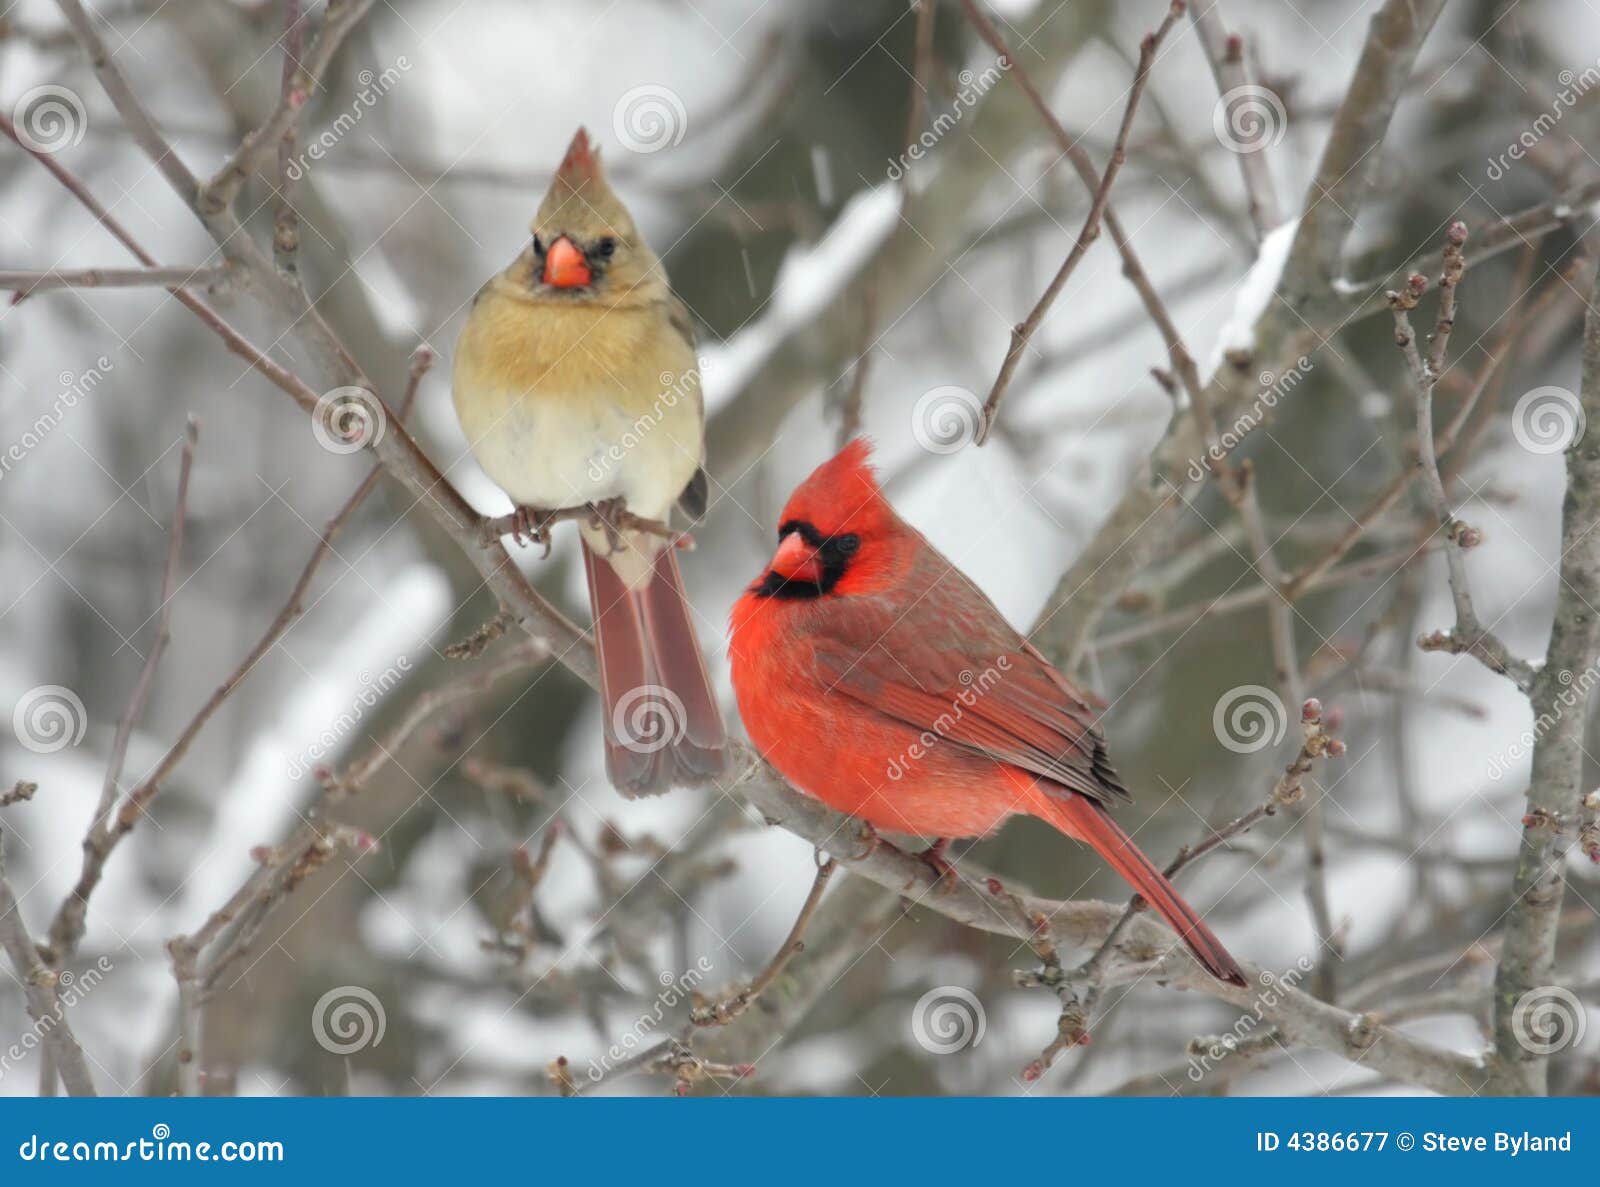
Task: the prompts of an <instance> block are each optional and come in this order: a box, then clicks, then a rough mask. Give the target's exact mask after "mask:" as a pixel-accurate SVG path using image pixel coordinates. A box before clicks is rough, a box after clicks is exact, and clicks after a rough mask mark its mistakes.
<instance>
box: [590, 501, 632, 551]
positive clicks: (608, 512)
mask: <svg viewBox="0 0 1600 1187" xmlns="http://www.w3.org/2000/svg"><path fill="white" fill-rule="evenodd" d="M627 509H628V507H627V501H626V500H625V499H623V498H622V497H621V496H618V497H617V498H613V499H601V500H600V501H599V502H598V503H590V504H589V522H590V523H591V524H593V525H594V526H595V527H597V528H604V529H605V533H606V542H607V543H608V544H610V545H611V550H612V551H613V552H615V551H617V550H618V549H620V548H621V547H622V533H621V532H620V531H618V530H617V525H616V524H615V523H614V522H613V520H615V519H616V518H617V517H619V516H620V515H622V513H623V512H625V511H626V510H627Z"/></svg>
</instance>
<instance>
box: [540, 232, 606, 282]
mask: <svg viewBox="0 0 1600 1187" xmlns="http://www.w3.org/2000/svg"><path fill="white" fill-rule="evenodd" d="M593 279H594V275H593V273H591V272H590V271H589V261H588V260H586V259H584V258H583V253H582V252H581V251H579V250H578V249H577V247H576V246H574V245H573V242H572V240H570V239H568V238H567V237H566V236H565V235H562V236H561V237H560V238H559V239H557V240H556V241H555V242H554V243H552V244H551V245H550V250H549V251H548V252H546V253H545V257H544V282H545V283H546V284H548V285H550V286H551V287H552V288H558V289H575V288H583V287H585V286H586V285H588V284H589V282H590V281H592V280H593Z"/></svg>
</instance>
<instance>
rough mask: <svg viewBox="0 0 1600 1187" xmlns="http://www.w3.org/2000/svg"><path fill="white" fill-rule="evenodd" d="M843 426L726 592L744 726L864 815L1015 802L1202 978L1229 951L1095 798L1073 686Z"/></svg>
mask: <svg viewBox="0 0 1600 1187" xmlns="http://www.w3.org/2000/svg"><path fill="white" fill-rule="evenodd" d="M869 458H870V452H869V446H868V445H867V443H866V442H865V441H862V440H859V439H858V440H855V441H852V442H850V444H848V445H846V446H845V447H844V449H843V450H841V451H840V452H839V454H838V455H837V456H835V457H834V458H832V459H831V460H829V461H827V462H824V463H823V464H822V465H821V466H819V467H818V468H817V469H816V471H815V472H814V473H812V475H811V477H809V478H807V479H806V480H805V482H803V483H801V484H800V486H799V487H798V488H797V489H796V490H795V492H794V494H793V495H791V496H790V498H789V503H788V505H787V506H786V507H785V508H784V510H783V519H782V521H781V523H780V525H779V527H778V551H777V553H776V554H775V555H774V556H773V558H772V562H771V564H770V565H769V566H768V568H767V570H766V572H765V573H764V574H763V575H762V576H761V578H760V579H759V580H758V581H757V582H756V583H755V584H754V585H752V586H751V587H750V588H749V589H748V590H747V591H746V592H745V594H744V596H743V597H741V598H740V599H739V601H738V603H737V604H736V605H735V606H734V610H733V619H732V632H731V640H730V644H731V645H730V655H731V659H732V663H733V688H734V692H735V694H736V696H737V698H738V702H739V714H740V716H741V717H743V719H744V723H745V727H746V729H748V730H749V733H750V738H751V740H752V741H753V742H754V743H755V744H756V748H757V749H758V750H760V751H761V753H762V754H763V755H765V756H766V758H767V759H768V761H770V762H771V763H772V765H773V766H775V767H777V768H778V770H779V771H781V772H782V773H783V775H784V776H785V777H786V778H787V779H788V780H789V781H790V782H791V783H793V784H794V785H795V786H796V787H798V788H799V789H800V790H801V791H804V792H806V793H807V794H809V795H812V796H815V797H816V798H817V799H819V800H822V801H823V802H824V803H826V804H828V805H830V806H831V807H833V808H836V809H838V810H839V811H841V812H845V813H848V814H849V815H851V816H854V817H856V818H858V819H860V820H864V821H866V822H867V823H868V824H870V825H872V826H873V827H875V828H880V829H884V830H887V831H890V832H900V833H911V834H913V835H916V836H922V837H934V838H941V840H938V841H936V842H935V849H934V850H933V853H934V854H935V855H937V854H939V853H941V852H942V851H943V847H944V845H945V843H946V842H947V841H948V839H949V838H951V837H972V836H983V835H985V834H988V833H991V832H993V831H994V830H995V829H997V828H998V827H999V826H1000V825H1001V823H1003V822H1004V821H1005V820H1006V818H1007V817H1009V816H1011V815H1013V814H1014V813H1017V812H1023V813H1026V814H1028V815H1030V816H1037V817H1039V818H1040V819H1041V820H1045V821H1047V822H1049V823H1050V824H1052V825H1054V826H1055V827H1056V828H1057V829H1059V830H1060V831H1061V832H1063V833H1065V834H1066V835H1067V836H1069V837H1073V838H1075V839H1076V840H1079V841H1084V842H1087V843H1088V844H1089V845H1091V846H1093V847H1094V849H1095V851H1096V852H1097V853H1099V854H1100V855H1101V856H1102V857H1104V858H1105V859H1106V861H1108V862H1110V863H1111V866H1112V868H1113V869H1115V870H1116V871H1117V873H1119V874H1121V875H1122V876H1123V877H1124V878H1125V879H1127V880H1128V882H1129V883H1130V884H1131V885H1132V886H1133V887H1134V889H1135V890H1137V891H1138V892H1139V893H1140V894H1141V895H1143V896H1144V898H1145V899H1146V901H1148V902H1149V903H1150V904H1151V906H1153V907H1154V908H1155V909H1156V910H1157V911H1159V912H1160V913H1161V916H1162V917H1163V918H1164V919H1166V921H1167V922H1168V923H1169V924H1171V925H1172V927H1173V928H1174V929H1175V930H1176V931H1177V933H1178V934H1179V935H1180V936H1182V937H1183V939H1184V941H1185V942H1186V943H1187V944H1188V945H1189V947H1190V949H1192V950H1193V952H1194V954H1195V956H1196V957H1197V958H1198V959H1199V961H1200V963H1201V964H1202V965H1203V966H1205V968H1206V969H1207V971H1209V972H1210V973H1211V974H1212V975H1213V976H1215V977H1217V978H1218V979H1219V980H1223V981H1229V982H1232V983H1233V984H1236V985H1243V984H1244V977H1243V975H1242V974H1241V973H1240V971H1239V966H1238V965H1237V964H1235V963H1234V960H1233V958H1232V957H1231V956H1229V955H1228V952H1227V950H1226V949H1225V948H1223V946H1222V944H1221V942H1220V941H1218V939H1217V937H1216V936H1214V935H1212V934H1211V931H1210V929H1208V928H1207V927H1206V925H1205V924H1204V923H1202V922H1201V921H1200V917H1199V916H1198V915H1197V914H1195V911H1194V908H1193V907H1191V906H1189V904H1188V903H1186V902H1184V901H1183V899H1182V898H1180V897H1179V895H1178V892H1177V891H1176V890H1175V889H1174V888H1173V886H1172V884H1171V883H1170V882H1168V881H1167V879H1166V878H1165V877H1163V876H1162V874H1161V871H1159V870H1158V869H1156V868H1155V866H1153V865H1152V864H1151V863H1150V859H1149V858H1147V857H1145V855H1144V854H1143V853H1141V852H1140V851H1139V850H1138V848H1137V847H1135V845H1134V843H1133V841H1132V840H1131V839H1130V838H1129V836H1128V834H1127V833H1125V832H1124V831H1123V830H1122V828H1121V827H1120V826H1119V825H1118V824H1117V823H1116V821H1114V820H1113V819H1112V818H1111V816H1110V814H1109V813H1108V812H1107V810H1106V809H1107V807H1108V806H1109V805H1110V804H1111V803H1113V802H1115V801H1118V800H1131V798H1132V797H1131V796H1130V795H1129V794H1128V789H1127V788H1126V787H1124V786H1123V785H1122V781H1121V780H1120V779H1118V778H1117V774H1116V772H1115V771H1114V770H1113V769H1112V767H1111V763H1110V760H1109V759H1108V758H1107V757H1106V744H1105V737H1104V736H1103V735H1102V734H1101V732H1100V729H1099V727H1098V726H1097V724H1096V722H1095V715H1094V712H1093V710H1092V709H1091V707H1090V705H1089V703H1088V701H1087V699H1086V698H1085V697H1084V695H1083V694H1082V693H1080V692H1079V691H1078V690H1077V689H1076V688H1074V687H1073V686H1072V684H1071V683H1070V682H1069V681H1068V680H1067V678H1066V677H1065V676H1063V675H1062V674H1061V673H1060V672H1058V671H1056V670H1055V669H1054V668H1053V667H1051V666H1050V664H1049V663H1048V662H1047V661H1046V660H1045V658H1044V656H1042V655H1041V654H1040V653H1039V652H1038V651H1037V650H1036V649H1035V648H1034V647H1033V645H1032V644H1031V643H1029V642H1028V641H1027V640H1026V639H1024V638H1023V637H1022V636H1021V635H1019V634H1018V633H1017V632H1016V631H1014V630H1012V629H1011V627H1010V626H1009V625H1008V624H1007V623H1006V620H1005V619H1004V618H1003V617H1002V616H1001V614H1000V612H999V611H998V610H997V609H995V607H994V604H993V603H992V602H990V601H989V599H988V598H986V597H985V596H984V595H983V593H982V592H981V591H980V590H979V589H978V587H977V586H975V585H973V584H972V582H971V581H969V580H968V579H967V578H966V576H965V575H963V574H962V573H961V572H960V571H959V570H958V569H956V568H955V567H954V566H953V565H951V563H950V562H949V561H948V560H946V559H945V558H944V557H943V556H941V555H940V554H939V552H938V550H937V549H935V548H934V547H933V546H932V545H931V544H929V543H928V542H927V541H926V540H925V539H923V537H922V535H921V534H920V533H919V532H917V530H916V529H915V528H913V527H911V526H910V525H909V524H907V523H906V522H905V521H904V520H903V519H901V518H900V517H899V516H898V515H896V514H895V512H894V509H893V508H892V507H890V506H889V503H888V501H887V500H886V499H885V498H884V497H883V492H882V491H881V490H880V489H879V487H878V482H877V478H876V477H875V475H874V474H873V471H872V468H871V465H870V461H869Z"/></svg>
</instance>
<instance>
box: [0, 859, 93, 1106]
mask: <svg viewBox="0 0 1600 1187" xmlns="http://www.w3.org/2000/svg"><path fill="white" fill-rule="evenodd" d="M0 948H4V949H5V952H6V955H7V956H8V957H10V958H11V967H12V968H13V969H15V970H16V973H17V980H18V981H19V982H21V984H22V992H23V996H24V998H25V999H26V1001H27V1003H28V1016H29V1017H30V1018H32V1019H33V1025H34V1027H35V1030H36V1032H37V1033H38V1034H39V1036H40V1037H41V1038H43V1040H44V1046H45V1050H46V1051H48V1052H49V1053H50V1060H51V1063H52V1064H53V1065H54V1067H55V1068H56V1069H57V1071H58V1072H59V1073H60V1076H61V1082H62V1083H63V1084H65V1085H66V1087H67V1091H68V1092H69V1093H71V1094H72V1095H73V1096H94V1095H95V1091H94V1077H92V1076H91V1075H90V1074H89V1065H88V1063H87V1062H86V1061H85V1059H84V1055H83V1048H82V1047H80V1046H78V1039H77V1036H76V1035H74V1034H73V1033H72V1024H71V1023H69V1022H68V1021H67V1016H66V1012H65V1011H64V1010H63V1009H62V1006H61V999H60V998H59V997H57V995H56V987H57V985H58V983H59V980H60V978H59V976H58V975H57V973H56V971H55V970H54V969H52V968H50V967H49V966H48V965H46V964H45V963H44V962H43V961H42V960H40V958H39V949H38V948H37V947H36V946H35V945H34V942H33V937H32V936H30V935H29V934H28V925H27V924H26V923H24V922H23V920H22V908H21V906H20V905H18V903H17V896H16V894H15V892H13V891H12V889H11V883H10V882H8V881H6V855H5V834H4V832H0Z"/></svg>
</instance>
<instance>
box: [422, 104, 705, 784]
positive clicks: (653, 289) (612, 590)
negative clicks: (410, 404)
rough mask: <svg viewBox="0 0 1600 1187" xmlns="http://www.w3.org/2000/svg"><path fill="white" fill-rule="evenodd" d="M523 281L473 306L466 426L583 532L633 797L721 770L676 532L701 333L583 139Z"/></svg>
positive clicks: (700, 438)
mask: <svg viewBox="0 0 1600 1187" xmlns="http://www.w3.org/2000/svg"><path fill="white" fill-rule="evenodd" d="M532 231H533V235H532V237H531V239H530V240H529V242H528V245H527V247H526V248H524V249H523V251H522V252H521V253H520V254H519V255H518V256H517V258H516V259H515V260H513V261H512V262H511V265H510V266H509V267H508V268H506V270H505V271H504V272H501V273H500V274H499V275H498V276H495V277H494V278H493V279H491V280H490V281H489V283H488V284H486V285H484V286H483V288H482V289H481V290H479V292H478V295H477V297H476V298H475V299H474V301H473V305H472V311H471V313H470V314H469V315H468V317H467V323H466V326H465V327H464V328H463V329H462V331H461V337H460V340H459V341H458V342H457V343H456V357H455V374H454V379H453V385H454V390H455V405H456V413H457V415H458V416H459V417H460V418H461V427H462V428H463V429H464V430H465V431H466V435H467V440H468V441H469V442H471V447H472V452H473V454H474V455H475V456H476V457H477V459H478V461H479V463H480V464H481V465H482V466H483V468H484V470H485V471H486V472H487V473H488V475H489V477H490V478H492V479H494V480H495V482H497V483H499V485H500V486H501V487H502V488H503V489H504V490H505V492H506V493H507V494H508V495H510V496H511V499H512V501H513V502H514V503H515V504H516V505H517V509H518V517H517V518H518V523H519V526H521V527H523V528H525V529H526V530H527V531H528V532H529V533H530V534H532V535H534V536H535V537H536V538H540V539H547V538H548V537H547V535H546V533H547V532H548V527H549V518H548V514H547V513H548V512H551V511H555V510H559V509H567V508H574V507H584V506H588V507H590V508H592V510H593V516H592V517H591V519H590V520H589V522H587V523H584V524H583V525H582V526H581V529H580V530H581V533H582V537H583V556H584V564H585V566H586V568H587V570H588V577H589V600H590V603H591V605H592V608H593V611H594V626H595V644H596V647H597V648H598V650H599V658H600V685H601V697H602V700H603V701H604V704H605V734H606V770H607V772H608V773H609V775H610V777H611V780H612V782H613V783H615V784H616V786H617V787H618V789H619V790H621V791H623V792H625V793H628V794H643V793H651V792H658V791H664V790H666V789H667V787H669V786H671V785H672V783H673V782H675V781H678V780H681V779H689V780H693V779H699V778H704V777H706V776H709V775H714V774H715V773H717V772H718V771H719V770H720V769H721V766H722V747H723V742H724V736H723V730H722V718H721V715H720V714H719V713H718V711H717V704H716V700H715V698H714V697H713V696H712V693H711V685H710V681H709V680H708V679H707V678H706V670H705V663H704V661H703V660H702V658H701V655H700V647H699V644H698V642H697V641H696V638H695V632H694V627H693V625H692V623H691V620H690V614H689V607H688V603H687V602H686V601H685V599H684V594H683V582H682V579H681V578H680V576H679V574H678V562H677V560H676V558H675V556H674V550H673V549H672V548H671V547H669V546H668V541H667V540H666V539H664V538H663V537H662V536H660V535H656V534H652V533H650V532H646V531H641V530H619V528H618V526H617V525H616V523H615V522H613V521H617V520H619V519H620V517H619V516H617V514H616V512H618V511H621V510H626V511H627V512H629V513H630V514H632V515H634V516H638V517H641V518H643V519H648V520H655V521H657V522H659V523H665V521H666V520H667V517H668V516H669V515H670V514H671V512H672V508H673V505H674V504H677V505H678V506H679V507H680V508H682V509H683V510H684V511H685V512H686V513H687V514H688V515H689V516H690V518H691V519H695V518H698V517H699V516H700V515H701V513H703V512H704V511H705V506H706V478H705V472H704V471H703V470H702V469H701V464H702V462H703V460H704V457H705V414H704V411H703V408H702V404H701V396H700V375H699V370H698V368H697V366H696V362H695V354H694V336H693V327H692V324H691V322H690V320H689V315H688V311H687V310H686V309H685V308H684V306H683V304H682V302H680V301H679V300H678V299H677V298H676V297H675V296H673V293H672V288H671V286H670V285H669V284H668V282H667V276H666V273H665V271H663V269H662V266H661V261H660V260H658V259H657V258H656V256H655V254H654V253H653V252H652V251H651V250H650V248H649V247H648V246H646V244H645V242H644V240H643V238H641V237H640V234H639V230H638V228H637V227H636V226H635V225H634V222H633V219H632V217H631V216H630V215H629V214H628V211H627V209H626V208H625V207H624V206H623V205H622V203H621V202H620V201H619V200H618V199H617V196H616V195H615V194H614V193H612V192H611V187H610V186H609V185H608V184H607V183H606V179H605V176H604V175H603V174H602V172H601V169H600V157H599V153H598V151H597V150H596V149H594V148H592V147H591V146H590V144H589V137H588V135H587V134H586V133H585V132H584V130H583V129H581V128H580V129H579V130H578V133H577V135H576V136H574V137H573V138H572V143H571V145H570V146H569V147H568V149H567V154H566V157H565V159H563V160H562V162H561V168H560V169H559V170H558V171H557V173H556V175H555V178H554V180H553V181H552V182H551V183H550V190H549V192H548V193H547V194H546V195H545V197H544V201H543V202H542V203H541V204H540V206H539V212H538V214H537V215H535V216H534V220H533V227H532Z"/></svg>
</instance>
